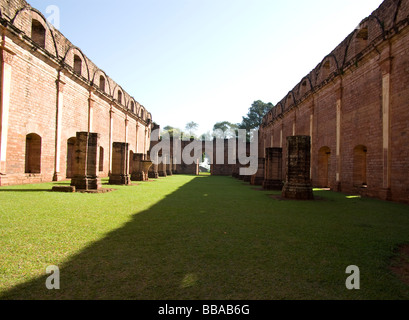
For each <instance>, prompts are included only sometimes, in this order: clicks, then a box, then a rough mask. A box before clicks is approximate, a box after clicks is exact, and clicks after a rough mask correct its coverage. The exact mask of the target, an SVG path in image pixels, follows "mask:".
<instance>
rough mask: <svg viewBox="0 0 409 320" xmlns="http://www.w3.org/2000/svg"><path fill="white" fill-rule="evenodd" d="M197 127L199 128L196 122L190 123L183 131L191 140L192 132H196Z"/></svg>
mask: <svg viewBox="0 0 409 320" xmlns="http://www.w3.org/2000/svg"><path fill="white" fill-rule="evenodd" d="M198 127H199V125H198V124H197V123H196V122H194V121H191V122H189V123H188V124H186V127H185V129H186V131H187V132H188V134H189V136H190V137H191V138H194V136H195V134H194V132H195V131H196V130H197V128H198Z"/></svg>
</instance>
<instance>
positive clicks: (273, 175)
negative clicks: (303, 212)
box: [262, 148, 283, 190]
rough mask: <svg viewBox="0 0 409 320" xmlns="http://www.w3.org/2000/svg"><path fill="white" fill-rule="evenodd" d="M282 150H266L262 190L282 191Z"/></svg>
mask: <svg viewBox="0 0 409 320" xmlns="http://www.w3.org/2000/svg"><path fill="white" fill-rule="evenodd" d="M282 176H283V149H282V148H266V159H265V166H264V181H263V183H262V185H263V189H266V190H282V189H283V177H282Z"/></svg>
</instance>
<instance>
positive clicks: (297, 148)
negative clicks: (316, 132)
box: [282, 136, 314, 200]
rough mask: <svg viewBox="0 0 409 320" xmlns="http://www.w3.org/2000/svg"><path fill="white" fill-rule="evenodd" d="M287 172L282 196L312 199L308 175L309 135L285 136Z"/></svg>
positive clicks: (309, 162)
mask: <svg viewBox="0 0 409 320" xmlns="http://www.w3.org/2000/svg"><path fill="white" fill-rule="evenodd" d="M286 163H287V174H286V182H285V184H284V188H283V192H282V196H283V198H286V199H296V200H313V199H314V196H313V192H312V183H311V176H310V166H311V165H310V164H311V137H310V136H292V137H287V160H286Z"/></svg>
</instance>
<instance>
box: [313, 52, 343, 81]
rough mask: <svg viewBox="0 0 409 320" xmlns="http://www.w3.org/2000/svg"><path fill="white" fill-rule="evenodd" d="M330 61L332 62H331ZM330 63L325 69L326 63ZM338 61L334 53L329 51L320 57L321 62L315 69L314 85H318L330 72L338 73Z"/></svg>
mask: <svg viewBox="0 0 409 320" xmlns="http://www.w3.org/2000/svg"><path fill="white" fill-rule="evenodd" d="M331 61H332V62H333V64H331ZM328 63H330V66H329V67H328V69H327V64H328ZM339 71H340V68H339V63H338V59H337V57H336V56H335V54H333V53H330V54H328V55H326V56H325V57H324V59H322V61H321V63H320V64H319V65H318V67H317V68H316V70H315V73H316V77H315V81H316V83H315V85H316V86H319V85H320V84H321V83H322V82H323V81H325V80H326V79H327V78H328V77H329V76H330V75H331V74H334V73H339Z"/></svg>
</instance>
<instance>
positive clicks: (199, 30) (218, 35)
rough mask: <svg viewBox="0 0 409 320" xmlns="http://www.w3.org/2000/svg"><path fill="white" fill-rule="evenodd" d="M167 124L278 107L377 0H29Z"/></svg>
mask: <svg viewBox="0 0 409 320" xmlns="http://www.w3.org/2000/svg"><path fill="white" fill-rule="evenodd" d="M28 2H29V3H30V4H31V5H32V6H33V7H35V8H37V9H39V10H40V11H41V12H43V13H44V15H45V16H47V14H46V12H45V11H46V7H47V6H49V5H57V6H58V7H59V9H60V14H61V19H60V31H61V32H62V33H63V34H64V35H65V36H66V37H67V38H68V39H69V40H70V41H71V42H72V43H74V44H75V45H76V46H78V47H80V48H81V49H82V51H83V52H84V53H85V54H86V55H87V56H88V58H90V59H91V60H92V61H93V62H94V63H95V64H97V65H98V66H99V67H100V68H101V69H103V70H104V71H105V72H106V73H107V74H108V75H109V76H110V77H111V78H113V79H114V80H115V81H116V82H117V83H119V84H120V85H121V86H122V87H123V88H124V89H125V90H126V91H127V92H128V93H129V94H131V95H132V96H133V97H134V98H135V99H136V100H137V101H138V102H139V103H141V104H142V105H144V106H145V107H146V108H147V109H148V110H149V111H150V112H151V113H152V116H153V120H154V121H155V122H157V123H158V124H159V125H161V127H162V128H163V127H165V126H166V125H171V126H174V127H178V128H181V129H184V127H185V125H186V123H188V122H190V121H194V122H196V123H198V124H199V125H200V126H199V129H198V130H197V134H202V133H204V132H207V131H211V130H212V128H213V125H214V124H215V123H216V122H218V121H230V122H233V123H238V122H241V119H242V116H245V115H246V114H247V111H248V109H249V107H250V106H251V104H252V103H253V101H255V100H262V101H264V102H272V103H273V104H276V103H277V102H278V101H280V100H281V99H282V98H283V97H284V96H285V95H286V94H287V93H288V92H289V91H290V90H291V89H292V88H293V87H294V86H295V85H296V84H297V83H298V82H299V81H300V80H301V78H302V77H304V76H305V75H307V74H308V73H309V72H310V71H311V70H312V69H313V68H315V66H316V65H317V64H318V63H320V62H321V60H322V58H324V56H326V55H327V54H328V53H330V52H331V51H332V50H333V49H334V48H335V47H336V46H337V45H338V44H339V43H341V42H342V41H343V40H344V39H345V38H346V37H347V36H348V34H349V33H351V32H352V31H353V30H354V28H355V27H356V26H357V25H358V24H359V22H360V21H361V20H362V19H364V18H365V17H367V16H368V15H370V14H371V13H372V11H374V10H375V9H376V8H378V6H379V5H380V4H381V3H382V1H381V0H339V1H332V0H310V1H305V0H293V1H290V0H288V1H284V0H280V1H276V0H118V1H112V0H109V1H108V0H98V1H97V0H82V1H79V0H29V1H28Z"/></svg>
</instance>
